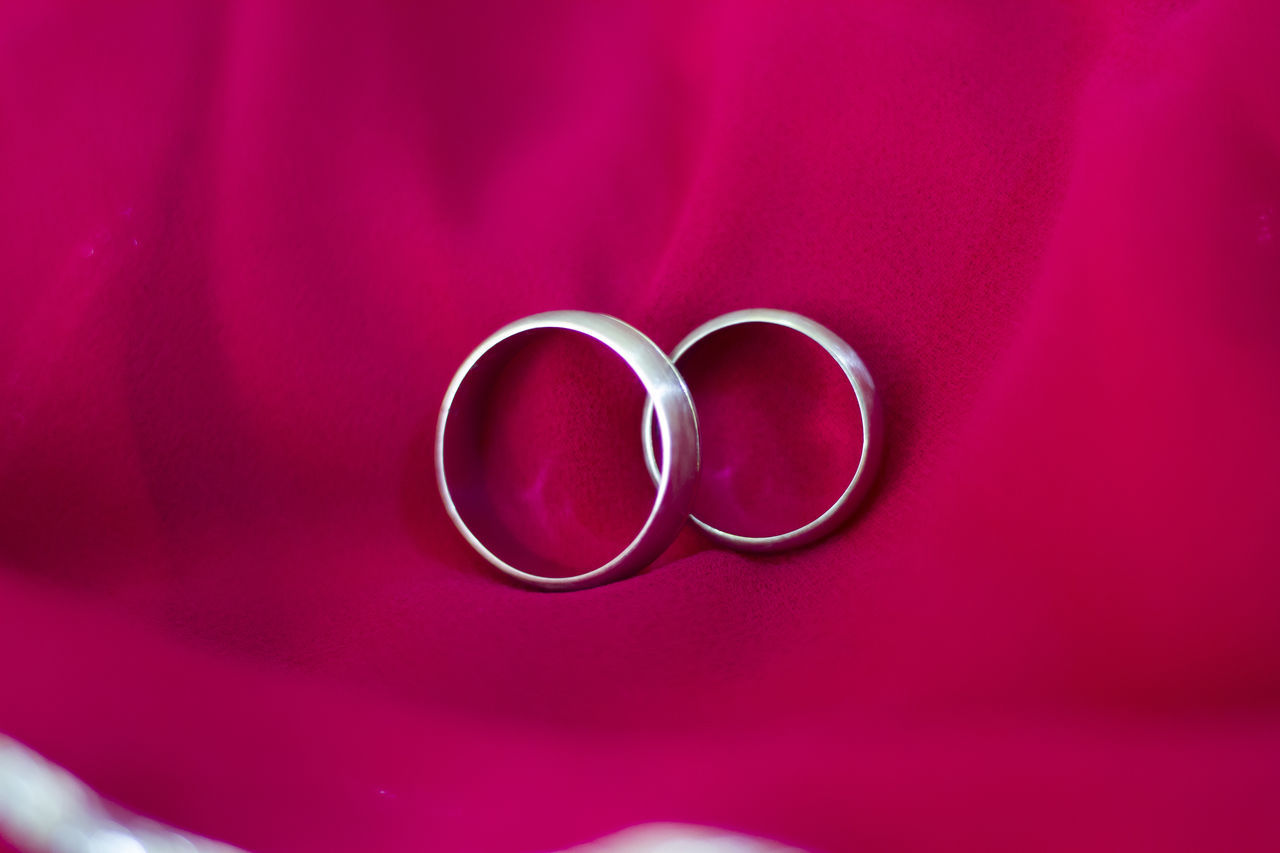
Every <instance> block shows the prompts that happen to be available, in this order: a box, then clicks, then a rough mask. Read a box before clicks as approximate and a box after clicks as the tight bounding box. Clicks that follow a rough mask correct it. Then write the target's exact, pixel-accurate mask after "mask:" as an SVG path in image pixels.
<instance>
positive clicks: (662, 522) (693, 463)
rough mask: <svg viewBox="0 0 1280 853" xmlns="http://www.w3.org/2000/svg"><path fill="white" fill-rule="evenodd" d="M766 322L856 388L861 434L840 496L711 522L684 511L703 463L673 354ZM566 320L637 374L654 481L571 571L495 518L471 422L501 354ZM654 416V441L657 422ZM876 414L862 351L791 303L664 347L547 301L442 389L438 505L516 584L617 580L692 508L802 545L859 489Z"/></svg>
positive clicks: (729, 542)
mask: <svg viewBox="0 0 1280 853" xmlns="http://www.w3.org/2000/svg"><path fill="white" fill-rule="evenodd" d="M749 323H763V324H771V325H775V326H781V327H784V328H787V329H791V330H793V331H796V332H799V333H800V334H802V335H804V336H805V337H807V338H809V339H810V340H812V341H814V342H815V343H817V344H818V345H819V346H821V347H822V349H823V350H824V351H825V353H826V354H827V355H829V356H830V357H831V358H832V359H834V360H835V362H836V363H837V365H839V367H840V369H841V371H842V372H843V374H844V376H845V378H847V379H848V381H849V384H850V385H851V386H852V387H853V391H854V394H855V395H856V397H857V403H858V412H859V416H860V419H861V429H862V446H861V452H860V454H859V458H858V463H857V468H856V470H855V471H854V473H853V476H852V478H851V479H850V481H849V483H848V485H847V486H846V487H845V488H844V490H843V492H842V493H841V494H840V495H839V497H838V498H836V500H835V501H834V503H832V504H831V506H830V507H828V508H827V509H826V510H825V511H824V512H822V513H821V514H820V515H819V516H818V517H816V518H814V519H813V520H811V521H809V522H808V523H806V524H803V525H801V526H799V527H797V528H796V529H793V530H790V531H787V532H785V533H781V534H777V535H772V536H743V535H739V534H735V533H730V532H727V531H725V530H721V529H717V528H716V527H713V526H712V525H710V524H708V523H706V522H705V521H704V520H701V519H699V518H697V517H694V516H693V515H692V510H693V501H694V496H695V494H696V490H697V483H698V473H699V467H700V438H699V433H698V421H697V415H696V412H695V409H694V404H693V397H692V395H691V394H690V393H689V388H688V386H687V385H686V383H685V380H684V378H683V377H682V376H681V374H680V372H679V370H678V368H677V363H678V362H679V360H680V358H681V356H682V355H684V354H685V353H686V352H688V350H689V349H690V348H691V347H693V346H694V345H695V344H697V343H699V342H700V341H702V340H704V339H706V338H708V337H710V336H711V335H714V334H715V333H717V332H719V331H721V330H723V329H727V328H730V327H733V326H739V325H742V324H749ZM549 329H550V330H562V331H568V332H573V333H577V334H581V335H585V336H587V337H589V338H592V339H594V340H596V341H598V342H599V343H602V344H604V345H605V346H606V347H608V348H609V349H610V350H612V351H613V352H614V353H615V354H616V355H617V356H619V357H620V358H621V359H622V360H623V361H624V362H625V363H626V365H627V367H628V368H629V369H630V370H631V371H632V372H633V373H634V374H635V376H636V377H637V378H638V379H639V380H640V382H641V384H642V385H643V386H644V391H645V393H646V395H647V396H646V401H645V409H644V419H643V422H642V424H643V426H642V436H643V450H644V454H645V464H646V466H647V468H648V470H649V473H650V475H651V477H652V478H653V482H654V484H655V486H656V488H657V492H656V495H655V498H654V502H653V506H652V508H651V509H650V511H649V513H648V516H647V518H646V519H645V521H644V524H643V526H642V527H641V529H640V531H639V532H638V533H637V534H636V535H635V537H634V538H633V539H632V540H631V541H630V542H629V543H628V544H627V545H626V546H625V547H624V548H623V549H622V550H621V551H620V552H619V553H618V554H617V555H616V556H615V557H613V558H612V559H611V560H609V561H608V562H606V563H605V564H603V565H601V566H599V567H597V568H593V569H590V570H589V571H586V572H581V573H579V574H574V575H571V576H568V577H559V576H551V575H550V573H548V574H540V573H539V570H540V569H541V570H543V571H544V572H546V571H548V569H550V567H551V566H550V564H551V561H550V560H548V559H547V557H545V556H543V555H541V554H539V553H536V552H535V551H534V550H533V549H531V548H528V547H526V546H524V545H523V544H522V543H521V542H520V541H519V540H518V539H517V538H516V537H513V536H511V535H510V534H509V533H508V532H507V531H506V530H505V529H504V528H503V526H502V525H501V524H500V523H499V522H497V521H496V520H495V518H494V515H493V513H492V512H490V511H489V508H488V507H486V505H485V503H484V500H483V495H482V490H481V489H479V488H477V487H476V486H475V485H474V483H473V482H472V480H471V479H469V476H471V477H473V476H474V474H475V471H476V469H477V465H478V458H479V455H480V449H479V438H478V436H479V434H480V432H481V431H480V430H479V429H475V428H471V427H470V423H469V421H470V422H474V420H475V419H476V418H477V417H478V416H479V414H480V413H481V412H482V410H483V408H484V402H485V392H486V389H487V388H488V387H489V386H490V385H491V384H492V383H493V382H494V381H495V377H496V376H497V374H498V372H499V371H500V370H501V369H502V367H503V366H504V364H505V363H506V361H507V360H508V359H509V358H510V357H511V356H512V355H513V354H514V352H515V351H516V350H517V349H519V348H520V346H521V345H522V344H523V343H524V342H525V341H526V340H527V338H528V336H529V335H530V334H532V333H535V332H539V331H543V330H549ZM655 423H656V424H657V428H658V435H657V437H658V439H659V442H658V447H659V450H657V451H655V449H654V445H655V442H654V434H653V425H654V424H655ZM883 438H884V416H883V411H882V406H881V402H880V399H879V397H878V396H877V394H876V387H875V383H874V382H873V381H872V379H871V374H870V372H869V371H868V370H867V367H866V365H865V364H863V362H862V359H861V358H859V357H858V354H857V353H856V352H854V350H853V348H852V347H850V346H849V345H848V344H847V343H846V342H845V341H844V340H843V339H841V338H840V337H839V336H838V335H836V334H835V333H834V332H832V331H831V330H830V329H828V328H826V327H825V326H823V325H821V324H819V323H817V322H815V321H813V320H811V319H809V318H808V317H804V316H802V315H800V314H795V313H792V312H790V311H779V310H774V309H768V308H752V309H748V310H745V311H734V312H731V313H729V314H725V315H723V316H720V317H717V318H715V319H713V320H710V321H708V322H706V323H704V324H702V325H701V326H699V327H698V328H696V329H694V330H693V332H691V333H690V334H689V335H688V336H686V337H685V339H684V340H682V341H681V342H680V343H679V344H677V345H676V347H675V349H674V350H673V351H672V354H671V356H670V357H668V356H667V355H666V354H665V353H663V352H662V350H661V349H660V348H659V347H658V346H657V344H655V343H654V342H653V341H651V340H650V339H649V338H648V337H646V336H645V335H644V334H643V333H641V332H640V331H638V330H637V329H635V328H634V327H632V326H630V325H628V324H626V323H624V322H622V321H621V320H618V319H617V318H615V317H610V316H608V315H605V314H596V313H592V312H588V311H548V312H546V313H542V314H534V315H532V316H529V317H525V318H523V319H521V320H517V321H515V322H514V323H510V324H508V325H506V326H504V327H503V328H501V329H499V330H498V331H497V332H495V333H494V334H492V335H490V336H489V337H488V338H487V339H485V340H484V341H483V342H482V343H481V344H480V345H479V346H478V347H476V349H475V350H474V351H473V352H472V353H471V354H470V355H469V356H467V358H466V360H464V361H463V363H462V366H461V367H459V368H458V371H457V373H456V374H455V375H454V377H453V380H452V381H451V382H450V383H449V387H448V390H447V391H446V392H445V396H444V402H443V403H442V405H441V407H440V417H439V421H438V422H437V427H436V443H435V468H436V481H437V484H438V485H439V488H440V496H441V498H442V500H443V502H444V507H445V511H446V512H447V513H448V515H449V518H450V519H451V520H452V521H453V523H454V525H455V526H456V527H457V528H458V530H459V531H460V532H461V533H462V535H463V537H464V538H465V539H466V540H467V542H468V543H470V545H471V546H472V547H473V548H474V549H475V550H476V551H477V552H478V553H479V554H480V555H481V556H482V557H484V558H485V559H486V560H487V561H488V562H489V563H491V564H492V565H493V566H495V567H496V568H498V569H499V570H500V571H502V572H503V573H505V574H506V575H508V576H509V577H511V578H513V579H514V580H516V581H519V582H520V583H522V584H525V585H527V586H531V587H534V588H537V589H543V590H560V591H567V590H575V589H585V588H587V587H592V586H598V585H600V584H603V583H609V582H610V581H615V580H620V579H622V578H625V577H628V576H630V575H633V574H635V573H636V572H638V571H640V570H641V569H643V568H644V567H646V566H648V565H649V564H650V563H652V562H653V561H654V560H655V559H657V557H658V556H659V555H660V554H661V553H662V552H663V551H665V550H666V548H667V547H668V546H669V545H670V544H671V543H672V542H673V541H674V540H675V538H676V536H677V535H678V534H679V532H680V530H681V528H683V526H684V524H685V522H686V521H688V520H692V521H693V523H694V524H695V525H697V526H698V527H699V528H700V529H701V530H702V531H703V532H704V533H705V534H706V535H707V536H709V537H710V538H711V539H713V540H714V541H716V542H717V543H719V544H722V545H724V546H726V547H729V548H733V549H736V550H741V551H753V552H769V551H781V550H785V549H788V548H794V547H799V546H801V545H806V544H809V543H811V542H814V541H816V540H818V539H820V538H822V537H824V536H827V535H828V534H830V533H832V532H833V531H834V530H835V529H836V528H837V527H839V526H840V525H841V524H843V523H844V522H845V521H847V520H848V518H849V517H850V516H851V515H852V514H853V512H854V510H856V509H857V507H858V505H859V504H860V503H861V502H862V501H863V499H864V498H865V497H866V495H867V492H868V490H869V488H870V486H871V483H872V480H873V479H874V478H875V474H876V470H877V469H878V467H879V463H880V455H881V448H882V446H883Z"/></svg>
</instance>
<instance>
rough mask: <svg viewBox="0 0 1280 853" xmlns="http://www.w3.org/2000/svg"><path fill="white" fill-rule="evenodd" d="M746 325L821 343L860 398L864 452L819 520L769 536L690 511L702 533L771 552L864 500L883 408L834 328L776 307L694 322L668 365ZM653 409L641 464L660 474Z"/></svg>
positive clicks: (826, 528)
mask: <svg viewBox="0 0 1280 853" xmlns="http://www.w3.org/2000/svg"><path fill="white" fill-rule="evenodd" d="M746 323H765V324H770V325H775V326H782V327H784V328H787V329H791V330H793V331H796V332H799V333H800V334H802V335H804V336H805V337H807V338H809V339H811V340H813V341H814V342H815V343H817V344H818V345H819V346H821V347H822V348H823V349H824V350H825V351H826V353H827V354H828V355H830V356H831V357H832V358H833V359H835V361H836V363H837V364H838V365H839V366H840V369H841V370H842V371H843V372H844V374H845V377H846V378H847V379H848V380H849V384H850V385H852V386H853V393H854V395H855V396H856V397H857V400H858V412H859V415H860V418H861V421H862V453H861V455H860V456H859V459H858V467H857V470H855V471H854V473H853V477H852V479H850V481H849V484H848V486H846V487H845V490H844V491H843V492H842V493H841V494H840V496H839V497H838V498H836V500H835V502H834V503H833V504H832V505H831V506H830V507H828V508H827V510H826V511H825V512H823V513H822V514H821V515H819V516H818V517H817V518H815V519H813V520H812V521H810V522H808V523H807V524H804V525H802V526H801V527H798V528H796V529H794V530H789V531H787V532H785V533H780V534H776V535H773V536H743V535H740V534H736V533H729V532H727V531H724V530H720V529H718V528H716V527H713V526H711V525H710V524H708V523H706V522H705V521H703V520H701V519H700V518H698V517H696V516H694V515H690V520H691V521H693V523H694V524H696V525H697V526H698V527H699V528H700V529H701V530H702V532H703V533H705V534H707V536H709V537H711V538H712V539H713V540H715V541H716V542H717V543H719V544H721V545H724V546H726V547H729V548H732V549H734V550H737V551H748V552H757V553H764V552H773V551H785V550H787V549H790V548H798V547H801V546H803V545H808V544H810V543H812V542H815V541H817V540H818V539H821V538H823V537H825V536H827V535H829V534H831V533H832V532H834V531H835V530H836V529H837V528H838V527H840V526H841V525H842V524H844V523H845V522H846V521H847V520H848V519H849V517H850V516H851V515H852V514H853V513H854V511H855V510H857V508H858V506H859V505H861V503H862V501H863V500H864V499H865V498H866V496H867V492H868V491H869V490H870V488H871V484H872V482H873V481H874V479H875V475H876V472H877V471H878V470H879V467H880V459H881V456H882V454H883V448H884V407H883V403H882V401H881V399H880V397H879V395H878V394H877V393H876V386H875V382H874V380H872V378H871V372H870V371H869V370H868V369H867V366H866V364H864V363H863V361H862V359H861V358H860V357H859V356H858V354H857V352H855V351H854V349H853V347H851V346H849V344H848V343H847V342H846V341H845V340H844V339H843V338H841V337H840V336H839V335H837V334H836V333H835V332H833V331H831V330H830V329H828V328H827V327H826V326H823V325H822V324H821V323H818V322H817V321H815V320H812V319H810V318H808V317H805V316H804V315H802V314H796V313H794V312H791V311H782V310H778V309H774V308H748V309H745V310H742V311H731V312H730V313H728V314H722V315H721V316H719V317H715V318H713V319H711V320H708V321H707V322H705V323H703V324H702V325H701V326H698V327H697V328H696V329H694V330H693V331H692V332H690V333H689V334H688V335H686V336H685V338H684V340H682V341H680V343H678V344H676V347H675V349H673V350H672V351H671V363H672V364H675V365H677V370H678V369H679V367H678V364H679V361H680V357H681V356H682V355H684V354H685V353H686V352H688V351H689V349H690V348H692V347H693V345H694V344H696V343H698V342H699V341H701V340H703V339H704V338H707V337H709V336H710V335H712V334H714V333H716V332H718V331H721V330H722V329H727V328H729V327H730V326H738V325H743V324H746ZM652 422H653V408H652V406H650V405H647V404H646V406H645V410H644V421H643V424H642V427H641V430H642V436H643V442H644V455H645V465H646V467H648V469H649V474H650V476H656V474H657V472H658V468H657V461H656V459H655V458H654V450H653V423H652Z"/></svg>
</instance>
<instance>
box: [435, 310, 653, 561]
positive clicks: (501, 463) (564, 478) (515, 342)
mask: <svg viewBox="0 0 1280 853" xmlns="http://www.w3.org/2000/svg"><path fill="white" fill-rule="evenodd" d="M644 400H645V390H644V386H643V385H642V384H641V382H640V379H639V378H638V377H637V376H636V374H635V373H634V372H633V371H632V369H631V368H630V366H629V365H628V364H627V363H626V361H624V360H623V359H622V358H621V356H619V355H617V354H616V353H615V352H613V350H611V349H609V347H607V346H606V345H604V344H603V343H601V342H599V341H597V340H595V339H594V338H591V337H590V336H588V335H584V334H580V333H576V332H572V331H568V330H562V329H538V330H533V331H528V332H523V333H520V334H518V335H516V336H514V337H512V338H509V339H507V340H505V341H502V342H501V343H499V344H498V345H496V346H495V347H494V348H492V349H490V350H489V351H488V352H486V353H485V354H484V355H483V356H482V357H481V359H480V360H479V361H478V362H477V363H476V364H475V366H474V367H473V368H472V370H471V371H470V372H469V373H468V374H467V376H466V378H465V379H464V380H463V382H462V384H461V386H459V388H458V392H457V394H456V395H455V397H454V400H453V403H452V406H451V408H450V413H449V419H448V422H447V424H446V426H445V431H444V454H443V461H444V469H445V475H446V477H447V479H448V482H449V493H450V496H451V497H452V499H453V503H454V506H455V508H456V509H457V511H458V515H459V516H460V517H461V518H462V521H463V523H465V524H466V525H467V527H468V528H469V529H470V530H471V532H472V534H473V535H475V536H476V538H478V539H479V540H480V541H481V542H482V543H483V544H484V546H485V547H486V548H488V549H489V550H490V551H491V552H492V553H493V554H494V555H495V556H497V557H498V558H499V559H500V560H502V561H503V562H505V563H507V564H509V565H511V566H513V567H515V568H517V569H519V570H520V571H523V572H527V573H528V574H531V575H538V576H540V577H548V578H560V577H573V576H576V575H580V574H583V573H585V572H588V571H591V570H593V569H597V568H599V567H600V566H602V565H604V564H606V563H608V562H609V561H610V560H612V559H613V558H614V557H616V556H617V555H618V554H619V553H621V552H622V551H623V550H624V549H625V548H626V547H627V545H628V544H630V543H631V541H632V540H633V539H635V537H636V536H637V535H638V534H639V533H640V530H641V529H642V528H643V526H644V523H645V521H646V520H647V519H648V516H649V513H650V512H651V510H652V509H653V503H654V500H655V498H656V487H655V486H654V484H653V482H652V481H651V480H650V478H649V476H648V474H647V472H646V471H645V467H644V459H643V456H642V454H640V453H639V452H638V451H637V449H636V444H635V435H636V428H635V424H636V423H637V421H639V419H640V413H641V411H642V409H643V406H644Z"/></svg>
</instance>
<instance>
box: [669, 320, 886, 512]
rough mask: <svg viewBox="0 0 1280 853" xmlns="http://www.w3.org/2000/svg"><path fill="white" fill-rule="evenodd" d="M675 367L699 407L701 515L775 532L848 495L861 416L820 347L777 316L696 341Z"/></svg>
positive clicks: (850, 390) (856, 458)
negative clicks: (780, 322) (772, 320)
mask: <svg viewBox="0 0 1280 853" xmlns="http://www.w3.org/2000/svg"><path fill="white" fill-rule="evenodd" d="M677 366H678V368H679V370H680V372H681V373H682V374H683V375H684V378H685V381H686V382H687V383H688V385H689V390H690V392H691V393H692V395H693V401H694V405H695V407H696V408H697V411H698V431H699V434H700V436H701V445H702V474H701V478H700V480H699V485H698V496H697V499H696V501H695V503H694V511H693V514H694V516H695V517H696V518H698V519H699V520H700V521H702V522H703V523H705V524H708V525H710V526H711V527H714V528H716V529H718V530H722V531H724V532H726V533H732V534H735V535H738V536H750V537H766V536H778V535H780V534H783V533H787V532H789V531H792V530H796V529H798V528H801V527H803V526H805V525H806V524H808V523H809V522H811V521H813V520H815V519H817V518H818V517H819V516H821V515H822V514H823V513H825V512H826V511H827V510H828V509H830V508H831V506H832V504H834V503H835V502H836V500H838V499H839V497H840V496H841V495H842V494H843V493H844V490H845V489H846V488H847V487H848V485H849V482H850V481H851V480H852V479H853V475H854V473H855V472H856V471H857V469H858V461H859V459H860V457H861V454H862V418H861V414H860V412H859V409H858V398H857V395H856V394H855V393H854V390H853V386H852V385H851V384H850V383H849V379H848V377H847V376H846V375H845V373H844V371H843V370H842V369H841V367H840V365H839V363H837V362H836V360H835V359H834V358H833V357H832V356H831V354H830V353H828V352H827V351H826V350H825V349H823V347H822V345H821V344H819V343H818V342H817V341H814V340H813V339H812V338H810V337H808V336H807V335H804V334H802V333H801V332H798V331H796V330H794V329H790V328H786V327H784V326H780V325H777V324H774V323H765V322H748V323H741V324H738V325H734V326H728V327H726V328H723V329H719V330H717V331H715V332H712V333H711V334H709V335H708V336H707V337H705V338H703V339H701V340H699V341H697V342H696V343H694V344H693V345H692V346H691V347H690V348H689V349H688V350H687V351H686V352H685V353H683V354H682V355H681V356H680V358H679V359H678V360H677Z"/></svg>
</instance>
